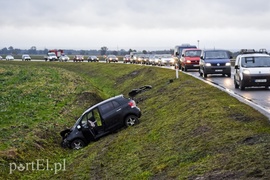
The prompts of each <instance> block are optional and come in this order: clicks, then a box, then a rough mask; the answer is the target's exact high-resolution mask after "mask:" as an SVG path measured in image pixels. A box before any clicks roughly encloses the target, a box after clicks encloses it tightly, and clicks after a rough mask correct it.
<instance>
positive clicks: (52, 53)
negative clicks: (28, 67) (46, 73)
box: [44, 49, 64, 61]
mask: <svg viewBox="0 0 270 180" xmlns="http://www.w3.org/2000/svg"><path fill="white" fill-rule="evenodd" d="M62 54H64V51H63V50H62V49H58V50H57V49H51V50H49V51H48V53H47V54H46V55H45V56H44V59H45V61H48V60H49V61H58V59H59V57H60V56H61V55H62Z"/></svg>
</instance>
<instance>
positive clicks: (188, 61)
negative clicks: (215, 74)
mask: <svg viewBox="0 0 270 180" xmlns="http://www.w3.org/2000/svg"><path fill="white" fill-rule="evenodd" d="M187 63H191V61H190V60H187ZM208 64H210V63H208ZM210 66H211V64H210Z"/></svg>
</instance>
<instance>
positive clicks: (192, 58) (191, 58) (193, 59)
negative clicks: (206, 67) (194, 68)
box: [185, 56, 200, 61]
mask: <svg viewBox="0 0 270 180" xmlns="http://www.w3.org/2000/svg"><path fill="white" fill-rule="evenodd" d="M185 59H186V60H191V61H196V60H200V57H188V56H186V57H185Z"/></svg>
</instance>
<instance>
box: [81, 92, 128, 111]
mask: <svg viewBox="0 0 270 180" xmlns="http://www.w3.org/2000/svg"><path fill="white" fill-rule="evenodd" d="M123 97H124V96H123V94H120V95H118V96H114V97H111V98H109V99H106V100H104V101H101V102H99V103H97V104H95V105H93V106H91V107H90V108H88V109H87V110H86V111H84V113H83V114H82V115H84V114H85V113H87V112H89V111H90V110H91V109H94V108H96V107H98V106H100V105H101V104H104V103H106V102H109V101H112V100H114V99H118V98H123Z"/></svg>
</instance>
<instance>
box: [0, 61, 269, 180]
mask: <svg viewBox="0 0 270 180" xmlns="http://www.w3.org/2000/svg"><path fill="white" fill-rule="evenodd" d="M174 77H175V72H174V71H171V70H167V69H161V68H154V67H146V66H137V65H126V64H103V63H59V62H56V63H52V62H47V63H44V62H0V83H1V86H0V93H1V96H0V104H1V107H0V125H1V126H0V131H1V136H0V139H1V144H0V166H1V171H0V177H2V178H5V179H14V178H16V179H37V178H43V179H196V178H205V179H254V178H260V179H269V178H270V126H269V122H268V119H267V118H266V117H264V116H263V115H262V114H260V113H259V112H257V111H256V110H254V109H252V108H251V107H249V106H247V105H246V104H243V103H241V102H239V101H238V100H236V99H234V98H233V97H231V96H229V95H228V94H226V93H225V92H222V91H220V90H218V89H216V88H214V87H211V86H209V85H207V84H205V83H203V82H201V81H199V80H197V79H194V78H192V77H190V76H188V75H185V74H182V73H180V78H179V79H177V80H176V79H174ZM170 80H173V82H170ZM145 84H150V85H152V86H153V89H152V90H150V91H147V92H145V93H143V94H140V95H139V97H138V98H137V100H138V106H139V107H140V108H141V110H142V113H143V116H142V117H141V120H140V121H141V123H140V124H139V125H137V126H135V127H133V128H127V129H123V130H121V131H119V132H118V133H115V134H111V135H108V136H106V137H104V138H102V139H100V140H99V141H97V142H93V143H91V144H90V145H88V146H87V147H86V148H84V149H82V150H79V151H72V150H65V149H62V148H61V147H60V146H59V143H60V140H61V139H60V136H59V132H60V131H61V130H62V129H64V128H65V127H70V126H72V125H73V123H74V118H75V117H77V116H79V115H80V114H81V113H82V112H83V111H84V110H85V108H87V107H89V106H90V105H92V104H95V103H97V102H99V101H100V100H101V99H106V98H108V97H111V96H114V95H117V94H121V93H122V94H124V95H126V94H127V93H128V91H130V90H131V89H132V88H136V87H140V86H141V85H145ZM37 161H38V162H37ZM33 164H34V165H37V164H39V169H37V167H36V166H35V167H34V169H33ZM47 164H48V166H47ZM20 165H21V166H20ZM60 166H61V168H60ZM15 167H16V169H15ZM19 167H21V169H19ZM23 167H24V169H23ZM26 167H27V169H26ZM13 169H14V170H13ZM12 170H13V171H12ZM20 170H21V171H20ZM11 171H12V172H11Z"/></svg>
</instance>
